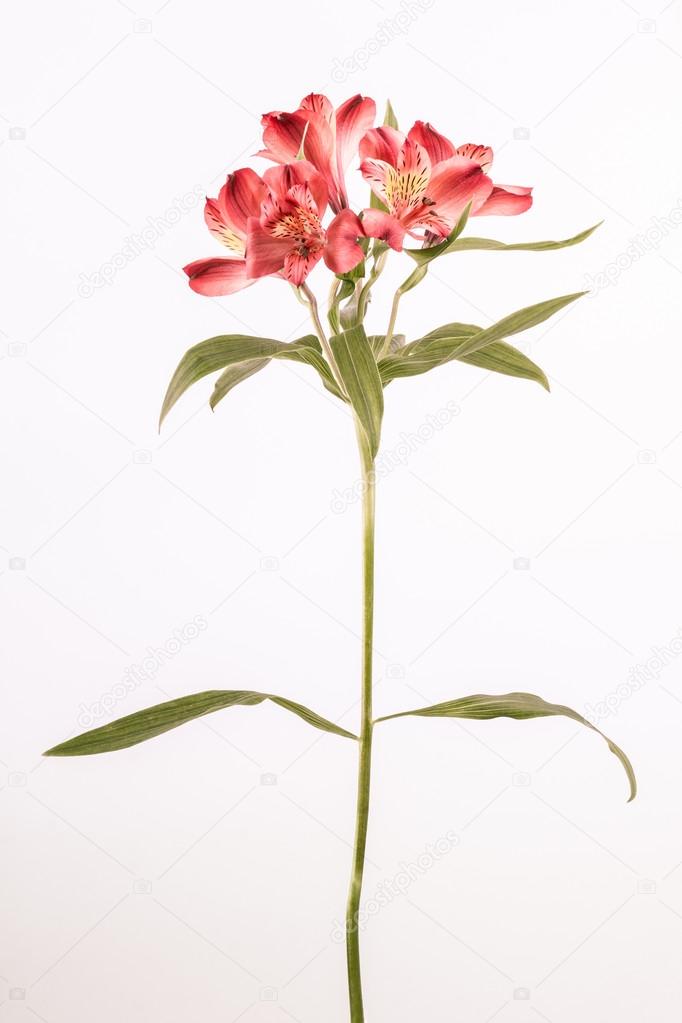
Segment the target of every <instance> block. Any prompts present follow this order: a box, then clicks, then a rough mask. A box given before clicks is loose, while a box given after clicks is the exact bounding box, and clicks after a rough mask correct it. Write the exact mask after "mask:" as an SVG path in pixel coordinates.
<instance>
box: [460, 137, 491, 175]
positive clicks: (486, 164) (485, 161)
mask: <svg viewBox="0 0 682 1023" xmlns="http://www.w3.org/2000/svg"><path fill="white" fill-rule="evenodd" d="M456 153H457V156H466V157H467V159H469V160H475V161H476V163H478V164H480V166H481V170H484V171H487V170H490V168H491V167H492V164H493V151H492V149H491V148H490V146H477V145H475V144H474V143H473V142H467V143H466V145H463V146H458V147H457V149H456Z"/></svg>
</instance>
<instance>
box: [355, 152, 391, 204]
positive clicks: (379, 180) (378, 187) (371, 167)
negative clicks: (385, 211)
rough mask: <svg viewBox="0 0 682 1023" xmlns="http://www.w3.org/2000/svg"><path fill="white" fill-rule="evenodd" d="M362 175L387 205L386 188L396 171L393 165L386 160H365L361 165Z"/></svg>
mask: <svg viewBox="0 0 682 1023" xmlns="http://www.w3.org/2000/svg"><path fill="white" fill-rule="evenodd" d="M360 173H361V174H362V176H363V178H364V179H365V181H369V183H370V186H371V188H372V191H373V192H374V194H375V195H378V196H379V198H380V199H381V201H382V202H384V203H386V202H387V199H386V186H387V185H388V182H389V180H390V179H392V178H393V177H394V176H395V169H394V168H393V167H392V166H391V164H390V163H388V162H386V161H385V160H363V161H362V163H361V164H360Z"/></svg>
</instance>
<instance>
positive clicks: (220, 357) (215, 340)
mask: <svg viewBox="0 0 682 1023" xmlns="http://www.w3.org/2000/svg"><path fill="white" fill-rule="evenodd" d="M305 349H312V350H313V351H318V352H319V351H320V342H319V341H318V339H317V338H316V337H315V336H314V335H313V334H309V335H307V336H306V337H302V338H299V339H298V340H296V341H291V342H289V343H285V342H284V341H275V340H274V339H273V338H267V337H251V336H249V335H246V334H223V335H220V336H218V337H211V338H209V339H208V340H207V341H201V342H200V343H199V344H197V345H194V346H193V347H192V348H190V349H189V350H188V351H187V352H185V354H184V355H183V357H182V359H181V360H180V362H179V364H178V367H177V369H176V370H175V373H174V374H173V376H172V378H171V382H170V384H169V385H168V390H167V391H166V396H165V398H164V401H163V406H162V408H161V416H160V419H159V426H161V424H162V423H163V420H164V419H165V418H166V416H167V415H168V413H169V412H170V410H171V409H172V408H173V406H174V405H175V403H176V402H177V401H178V399H179V398H180V397H181V396H182V395H183V394H184V393H185V391H186V390H187V389H188V388H189V387H191V386H192V384H195V383H196V382H197V381H198V380H201V379H202V377H205V376H208V374H209V373H215V372H217V370H219V369H225V368H226V367H227V366H234V365H236V364H237V363H242V362H247V361H251V360H253V359H281V358H284V359H291V358H294V357H296V355H297V354H298V353H299V352H302V351H304V350H305ZM302 361H305V360H302Z"/></svg>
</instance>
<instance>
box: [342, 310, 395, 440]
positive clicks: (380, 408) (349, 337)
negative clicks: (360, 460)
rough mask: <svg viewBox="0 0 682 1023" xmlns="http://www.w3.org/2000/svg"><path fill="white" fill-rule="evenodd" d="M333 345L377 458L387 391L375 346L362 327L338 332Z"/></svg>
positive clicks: (346, 384) (362, 424) (361, 422)
mask: <svg viewBox="0 0 682 1023" xmlns="http://www.w3.org/2000/svg"><path fill="white" fill-rule="evenodd" d="M330 344H331V347H332V351H333V353H334V358H335V359H336V362H337V365H338V368H339V373H340V375H341V379H342V380H343V383H344V386H345V388H346V391H347V392H348V397H349V399H350V403H351V405H352V406H353V409H354V411H355V414H356V415H357V417H358V420H359V421H360V425H361V426H362V428H363V431H364V433H365V436H366V438H367V443H368V446H369V451H370V454H371V456H372V458H374V457H376V453H377V451H378V450H379V441H380V438H381V420H382V416H383V413H384V392H383V388H382V385H381V378H380V376H379V370H378V369H377V364H376V359H375V358H374V353H373V352H372V346H371V344H370V342H369V340H368V338H367V335H366V334H365V329H364V327H362V326H358V327H351V328H350V329H349V330H345V331H343V333H341V334H337V335H336V336H335V337H332V338H331V341H330Z"/></svg>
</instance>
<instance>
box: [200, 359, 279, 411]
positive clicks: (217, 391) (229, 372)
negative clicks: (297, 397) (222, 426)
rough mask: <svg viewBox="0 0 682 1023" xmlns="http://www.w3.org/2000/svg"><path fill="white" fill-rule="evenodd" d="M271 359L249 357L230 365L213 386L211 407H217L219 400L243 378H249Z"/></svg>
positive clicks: (263, 367)
mask: <svg viewBox="0 0 682 1023" xmlns="http://www.w3.org/2000/svg"><path fill="white" fill-rule="evenodd" d="M269 362H270V359H247V360H246V362H238V363H236V364H235V365H234V366H228V368H227V369H226V370H224V371H223V372H222V373H221V374H220V376H219V377H218V379H217V380H216V382H215V384H214V386H213V393H212V394H211V397H210V399H209V405H210V406H211V408H215V407H216V405H217V404H218V402H219V401H222V399H223V398H224V397H225V395H226V394H229V393H230V391H231V390H232V388H233V387H236V386H237V384H241V382H242V380H248V378H249V377H252V376H253V375H254V374H255V373H258V372H259V371H260V370H261V369H265V367H266V366H267V364H268V363H269Z"/></svg>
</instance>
